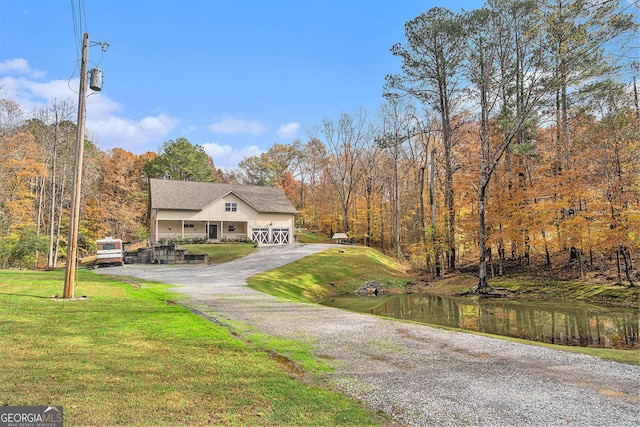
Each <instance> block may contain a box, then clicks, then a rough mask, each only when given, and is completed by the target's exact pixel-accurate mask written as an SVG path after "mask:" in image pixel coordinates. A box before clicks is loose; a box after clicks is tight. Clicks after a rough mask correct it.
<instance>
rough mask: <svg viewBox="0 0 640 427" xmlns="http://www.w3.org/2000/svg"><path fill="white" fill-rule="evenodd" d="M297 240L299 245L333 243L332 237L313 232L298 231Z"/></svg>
mask: <svg viewBox="0 0 640 427" xmlns="http://www.w3.org/2000/svg"><path fill="white" fill-rule="evenodd" d="M296 239H297V240H298V242H299V243H333V240H332V239H331V236H325V235H324V234H320V233H316V232H312V231H301V230H298V231H296Z"/></svg>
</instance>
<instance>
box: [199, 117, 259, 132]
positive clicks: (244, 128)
mask: <svg viewBox="0 0 640 427" xmlns="http://www.w3.org/2000/svg"><path fill="white" fill-rule="evenodd" d="M207 129H209V130H210V131H211V132H216V133H226V134H231V135H235V134H238V133H249V134H251V135H259V134H261V133H265V132H267V126H266V125H265V124H264V123H262V122H259V121H246V120H241V119H234V118H233V117H224V118H223V119H221V120H219V121H217V122H216V123H214V124H212V125H210V126H209V127H208V128H207Z"/></svg>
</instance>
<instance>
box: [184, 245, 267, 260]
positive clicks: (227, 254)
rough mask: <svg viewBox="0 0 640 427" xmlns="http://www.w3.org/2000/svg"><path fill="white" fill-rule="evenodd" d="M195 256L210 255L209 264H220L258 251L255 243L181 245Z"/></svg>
mask: <svg viewBox="0 0 640 427" xmlns="http://www.w3.org/2000/svg"><path fill="white" fill-rule="evenodd" d="M180 247H181V248H185V249H187V250H188V251H189V252H190V253H193V254H207V255H209V264H219V263H221V262H227V261H232V260H234V259H236V258H241V257H243V256H245V255H248V254H250V253H251V252H253V251H255V250H256V245H254V244H253V243H215V244H214V243H212V244H193V245H180Z"/></svg>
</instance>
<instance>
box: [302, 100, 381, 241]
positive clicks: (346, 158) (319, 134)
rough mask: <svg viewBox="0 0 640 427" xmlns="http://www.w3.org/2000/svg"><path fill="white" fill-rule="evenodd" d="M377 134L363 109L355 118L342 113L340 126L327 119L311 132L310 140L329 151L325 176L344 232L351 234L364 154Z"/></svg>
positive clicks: (325, 163) (362, 174)
mask: <svg viewBox="0 0 640 427" xmlns="http://www.w3.org/2000/svg"><path fill="white" fill-rule="evenodd" d="M374 135H375V127H374V124H373V122H372V121H370V120H369V118H368V114H367V112H366V110H364V109H360V110H359V111H358V112H357V113H356V114H355V115H349V114H342V116H340V118H339V119H338V121H337V123H335V122H334V121H333V120H331V119H328V118H325V119H324V120H323V122H322V125H321V126H319V127H317V128H315V129H313V130H311V131H310V135H309V136H310V141H313V143H314V144H318V145H319V144H321V143H322V147H318V149H319V150H322V149H324V148H326V151H327V156H326V157H325V159H324V165H323V166H324V173H325V175H326V176H327V178H328V180H329V181H330V182H331V184H332V186H333V188H334V190H335V191H336V194H337V198H338V200H339V203H340V210H341V216H342V219H341V227H342V230H343V231H344V232H345V233H346V232H349V231H351V224H350V218H349V213H350V210H351V207H352V204H353V203H354V200H355V197H356V194H357V190H358V188H359V186H360V182H361V179H362V177H363V176H364V173H365V171H364V169H363V167H362V155H363V153H364V152H365V151H366V150H367V149H368V147H369V146H371V145H372V144H373V138H374ZM322 140H324V141H322Z"/></svg>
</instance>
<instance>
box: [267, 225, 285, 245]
mask: <svg viewBox="0 0 640 427" xmlns="http://www.w3.org/2000/svg"><path fill="white" fill-rule="evenodd" d="M271 236H272V239H271V242H272V243H273V244H274V245H287V244H289V229H288V228H274V229H273V230H272V231H271Z"/></svg>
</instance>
